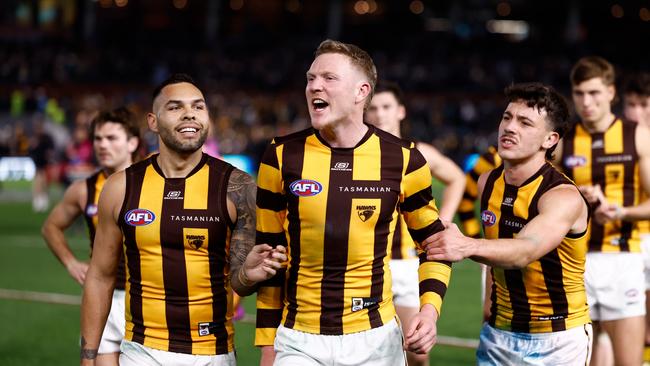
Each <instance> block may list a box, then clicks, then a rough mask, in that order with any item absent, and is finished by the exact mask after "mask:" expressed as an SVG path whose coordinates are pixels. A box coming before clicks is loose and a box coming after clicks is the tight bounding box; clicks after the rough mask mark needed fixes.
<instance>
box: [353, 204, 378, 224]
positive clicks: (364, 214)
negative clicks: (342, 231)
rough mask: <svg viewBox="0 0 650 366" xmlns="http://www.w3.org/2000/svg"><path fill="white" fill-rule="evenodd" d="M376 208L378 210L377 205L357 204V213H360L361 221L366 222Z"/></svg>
mask: <svg viewBox="0 0 650 366" xmlns="http://www.w3.org/2000/svg"><path fill="white" fill-rule="evenodd" d="M375 210H377V206H370V205H359V206H357V215H359V218H360V219H361V221H363V222H366V221H368V219H369V218H371V217H372V215H373V214H374V213H375Z"/></svg>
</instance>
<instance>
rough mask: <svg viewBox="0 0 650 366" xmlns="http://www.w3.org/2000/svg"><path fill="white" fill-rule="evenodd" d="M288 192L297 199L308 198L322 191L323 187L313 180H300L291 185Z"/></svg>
mask: <svg viewBox="0 0 650 366" xmlns="http://www.w3.org/2000/svg"><path fill="white" fill-rule="evenodd" d="M289 190H290V191H291V193H293V194H294V195H296V196H298V197H309V196H315V195H317V194H319V193H320V192H321V191H322V190H323V185H322V184H320V183H318V182H317V181H315V180H309V179H300V180H296V181H294V182H293V183H291V184H290V185H289Z"/></svg>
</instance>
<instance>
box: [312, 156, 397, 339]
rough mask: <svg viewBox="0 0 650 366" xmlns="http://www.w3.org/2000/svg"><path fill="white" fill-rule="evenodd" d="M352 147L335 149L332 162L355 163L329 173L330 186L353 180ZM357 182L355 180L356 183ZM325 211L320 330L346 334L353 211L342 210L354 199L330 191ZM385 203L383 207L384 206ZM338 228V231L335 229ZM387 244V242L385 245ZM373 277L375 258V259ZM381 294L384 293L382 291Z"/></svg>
mask: <svg viewBox="0 0 650 366" xmlns="http://www.w3.org/2000/svg"><path fill="white" fill-rule="evenodd" d="M353 160H354V159H353V151H352V150H335V149H332V159H331V162H332V164H333V163H334V162H339V163H347V164H348V166H350V167H352V169H351V170H350V171H336V170H333V171H332V172H331V173H330V181H329V184H328V186H329V187H336V186H339V187H346V186H350V185H351V183H352V182H353V180H352V171H353V170H354V169H355V167H354V165H353ZM357 183H358V182H356V181H355V184H357ZM326 207H327V209H326V211H325V222H326V223H327V224H328V227H326V228H325V236H324V238H323V246H324V248H323V279H322V285H321V299H320V304H321V316H320V329H321V331H320V333H321V334H343V308H344V306H345V301H344V297H343V296H344V290H345V272H346V270H347V265H348V246H349V241H348V238H347V235H348V233H349V232H350V215H342V214H341V213H343V212H350V211H351V210H352V199H351V198H348V197H346V198H345V199H342V198H341V197H337V195H333V194H330V195H328V196H327V204H326ZM383 209H384V207H382V210H383ZM334 230H336V233H334ZM385 245H387V244H386V243H385V242H384V246H385ZM372 276H373V278H374V276H375V273H374V262H373V275H372ZM380 294H381V293H380Z"/></svg>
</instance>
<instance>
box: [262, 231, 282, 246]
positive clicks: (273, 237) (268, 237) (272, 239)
mask: <svg viewBox="0 0 650 366" xmlns="http://www.w3.org/2000/svg"><path fill="white" fill-rule="evenodd" d="M255 243H256V244H268V245H270V246H272V247H274V248H275V247H276V246H278V245H284V246H285V247H286V246H287V236H286V235H285V234H284V232H281V233H265V232H262V231H255Z"/></svg>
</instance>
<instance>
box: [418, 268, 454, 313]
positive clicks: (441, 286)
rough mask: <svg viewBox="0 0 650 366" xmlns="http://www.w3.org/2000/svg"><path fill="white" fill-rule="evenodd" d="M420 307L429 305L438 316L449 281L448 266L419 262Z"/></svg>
mask: <svg viewBox="0 0 650 366" xmlns="http://www.w3.org/2000/svg"><path fill="white" fill-rule="evenodd" d="M418 279H419V288H420V306H424V305H431V306H433V308H435V310H436V312H437V313H438V314H439V313H440V310H441V308H442V302H443V300H444V297H445V293H446V292H447V286H448V285H449V281H450V279H451V266H450V264H447V263H443V262H439V261H421V262H420V266H419V268H418Z"/></svg>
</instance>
